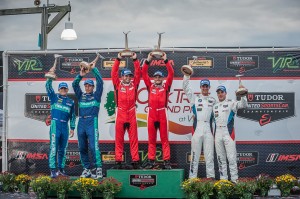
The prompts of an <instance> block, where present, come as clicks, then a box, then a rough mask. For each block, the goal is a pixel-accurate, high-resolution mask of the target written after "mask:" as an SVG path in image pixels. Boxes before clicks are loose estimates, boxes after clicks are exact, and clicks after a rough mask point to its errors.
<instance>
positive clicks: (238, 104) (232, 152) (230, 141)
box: [213, 86, 248, 183]
mask: <svg viewBox="0 0 300 199" xmlns="http://www.w3.org/2000/svg"><path fill="white" fill-rule="evenodd" d="M216 91H217V95H218V99H219V102H218V103H216V104H215V105H214V109H213V114H214V118H215V122H216V133H215V147H216V153H217V159H218V164H219V172H220V179H225V180H227V179H228V175H227V161H226V157H227V159H228V163H229V170H230V176H231V181H232V182H235V183H236V181H237V179H238V169H237V154H236V144H235V132H234V116H235V114H236V112H237V110H238V109H241V108H246V107H247V105H248V103H247V97H246V96H244V97H241V100H240V101H235V100H230V99H226V95H227V91H226V88H225V86H218V87H217V90H216Z"/></svg>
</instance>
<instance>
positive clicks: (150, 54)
mask: <svg viewBox="0 0 300 199" xmlns="http://www.w3.org/2000/svg"><path fill="white" fill-rule="evenodd" d="M152 58H153V56H152V53H151V52H150V53H149V54H148V57H147V61H148V62H150V61H151V60H152Z"/></svg>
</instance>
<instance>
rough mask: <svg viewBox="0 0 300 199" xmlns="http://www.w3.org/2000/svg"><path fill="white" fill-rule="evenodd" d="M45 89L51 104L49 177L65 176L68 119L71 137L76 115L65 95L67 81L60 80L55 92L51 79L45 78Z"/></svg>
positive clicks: (72, 105)
mask: <svg viewBox="0 0 300 199" xmlns="http://www.w3.org/2000/svg"><path fill="white" fill-rule="evenodd" d="M46 90H47V94H48V96H49V98H50V104H51V126H50V154H49V168H50V171H51V177H52V178H56V177H57V176H58V175H63V176H67V175H66V173H65V170H64V168H65V162H66V152H67V150H66V149H67V146H68V139H69V127H68V121H69V120H70V129H71V130H70V137H73V136H74V129H75V119H76V116H75V108H74V101H73V100H72V99H70V98H69V97H67V93H68V91H69V89H68V84H67V83H65V82H61V83H60V84H59V86H58V92H59V94H55V92H54V90H53V87H52V79H47V81H46ZM56 156H58V158H57V167H58V171H56Z"/></svg>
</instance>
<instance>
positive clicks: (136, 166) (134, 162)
mask: <svg viewBox="0 0 300 199" xmlns="http://www.w3.org/2000/svg"><path fill="white" fill-rule="evenodd" d="M131 165H132V169H143V168H142V167H141V165H140V162H139V161H133V162H131Z"/></svg>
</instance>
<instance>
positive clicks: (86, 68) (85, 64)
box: [79, 51, 104, 73]
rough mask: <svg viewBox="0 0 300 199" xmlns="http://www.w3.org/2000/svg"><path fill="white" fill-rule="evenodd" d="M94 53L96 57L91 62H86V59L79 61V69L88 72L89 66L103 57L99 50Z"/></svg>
mask: <svg viewBox="0 0 300 199" xmlns="http://www.w3.org/2000/svg"><path fill="white" fill-rule="evenodd" d="M96 55H97V57H96V58H95V59H94V61H92V62H91V63H87V62H86V61H82V62H80V64H79V66H80V69H81V70H82V68H83V70H84V71H85V72H86V73H89V72H90V71H91V67H92V66H93V64H95V63H97V61H98V59H99V58H100V57H101V58H102V59H104V57H103V56H102V55H100V53H99V51H97V52H96Z"/></svg>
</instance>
